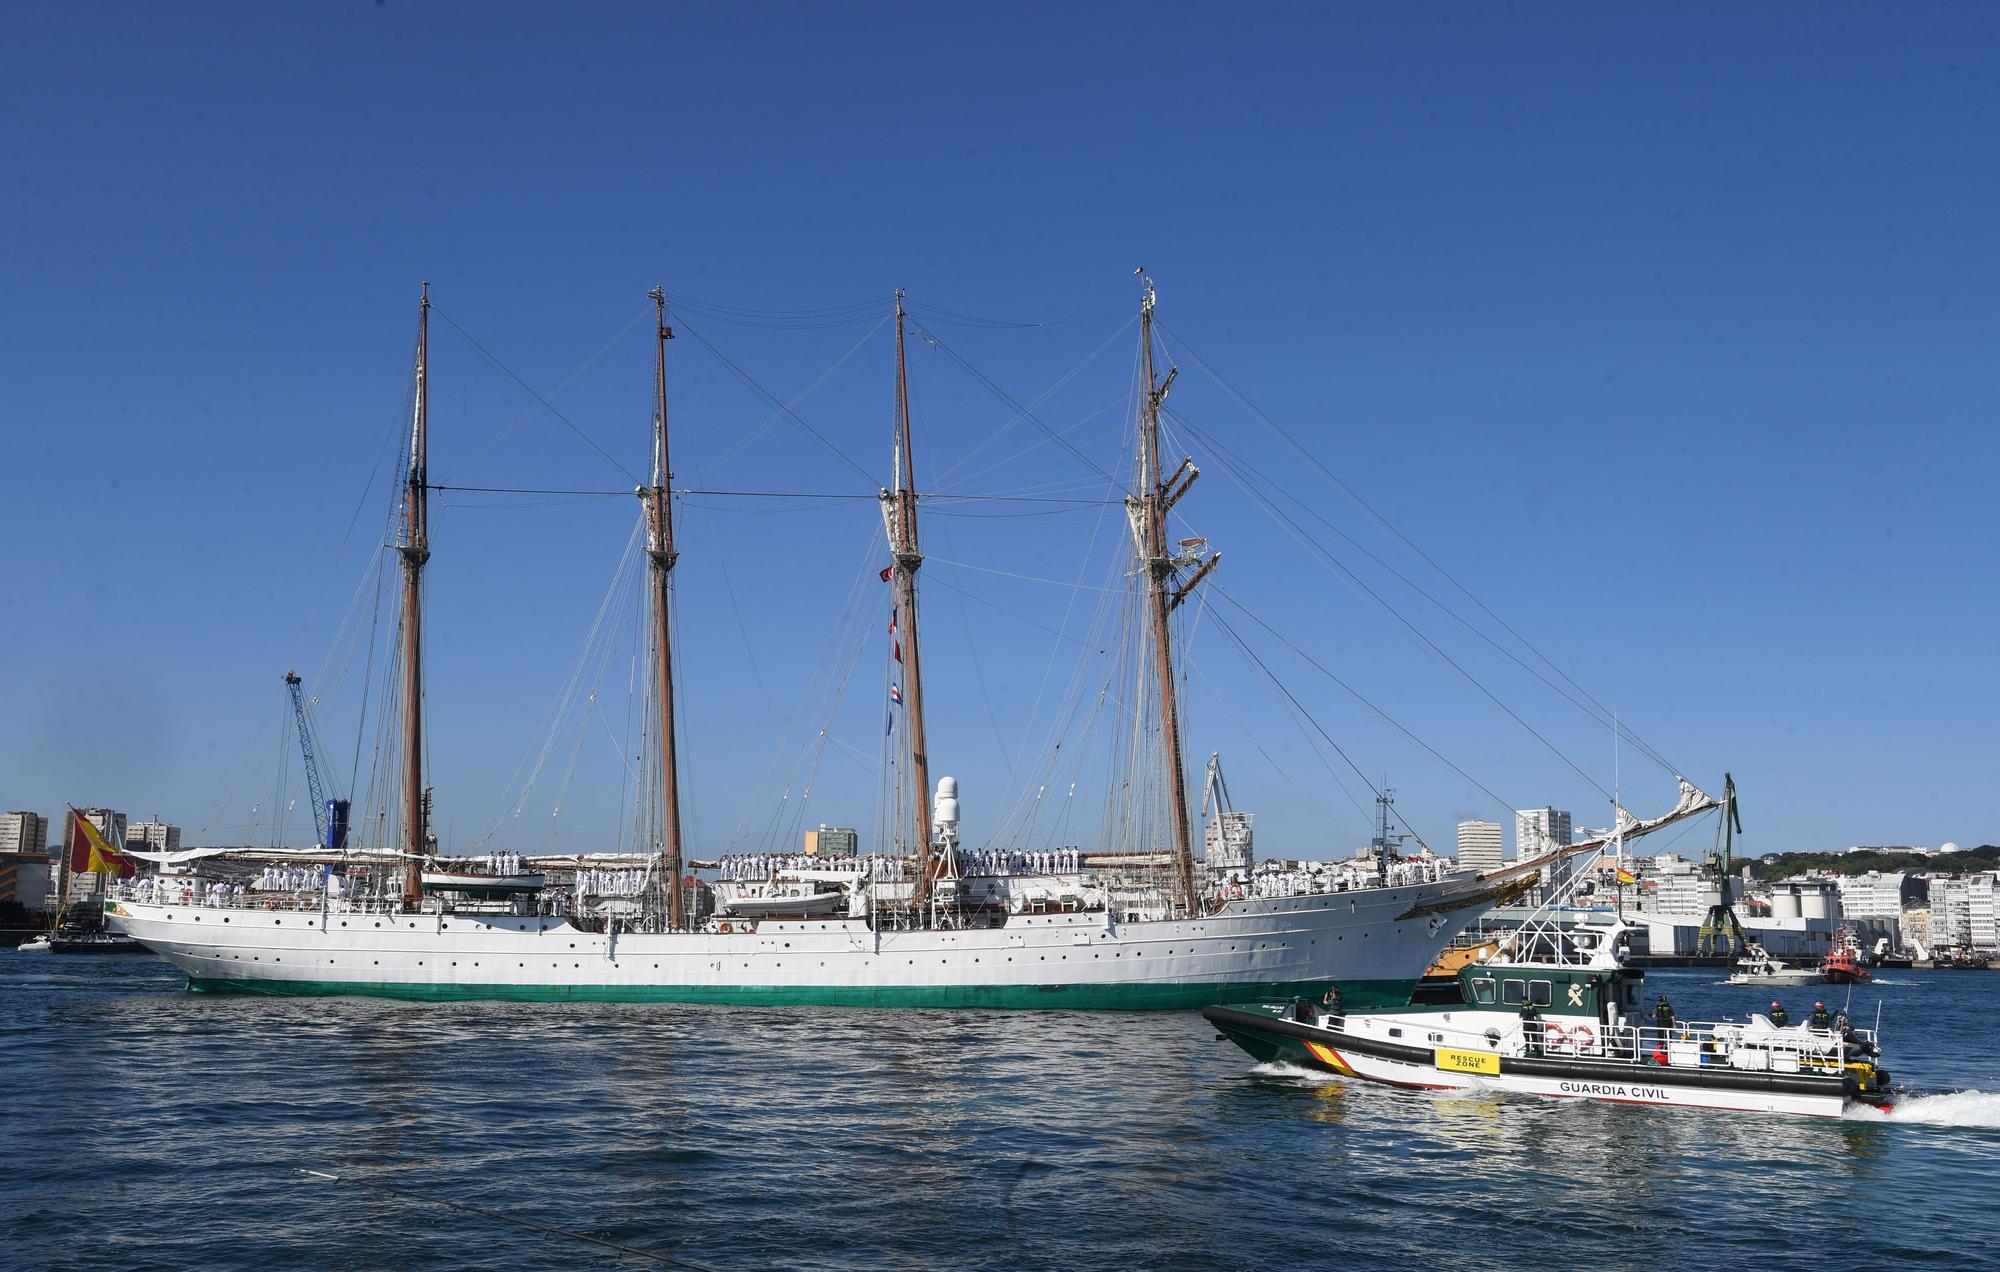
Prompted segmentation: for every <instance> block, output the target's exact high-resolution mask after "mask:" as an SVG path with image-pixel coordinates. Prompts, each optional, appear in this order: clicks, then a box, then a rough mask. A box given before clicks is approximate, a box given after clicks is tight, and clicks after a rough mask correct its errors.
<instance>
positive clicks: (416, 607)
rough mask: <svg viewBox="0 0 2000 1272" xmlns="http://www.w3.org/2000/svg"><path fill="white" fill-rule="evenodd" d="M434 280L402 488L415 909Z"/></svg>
mask: <svg viewBox="0 0 2000 1272" xmlns="http://www.w3.org/2000/svg"><path fill="white" fill-rule="evenodd" d="M430 321H431V285H430V284H429V283H428V282H426V283H425V284H424V285H423V295H422V300H421V302H420V303H419V304H418V307H417V365H416V394H415V398H416V406H415V408H414V410H413V411H412V413H411V416H410V471H409V478H408V481H407V482H406V483H405V485H404V488H403V542H402V543H401V544H399V545H398V549H397V550H398V551H399V552H400V553H401V554H402V557H403V633H402V635H403V640H402V662H403V900H404V901H405V902H406V903H407V904H408V905H409V906H410V907H411V908H412V909H415V908H416V905H417V903H418V902H419V901H420V900H421V899H422V897H423V861H424V856H425V849H426V847H427V843H426V841H427V839H428V837H429V836H428V832H429V829H430V827H429V825H428V819H427V817H426V816H425V813H426V811H427V808H428V803H429V801H428V800H427V799H426V798H425V792H424V680H423V675H424V667H423V652H424V618H423V604H424V589H423V578H424V563H425V562H427V561H429V560H430V556H431V548H430V532H429V529H428V526H427V516H428V507H427V502H428V498H429V484H428V483H429V473H428V451H429V445H430V441H429V436H428V432H427V428H428V419H427V414H428V408H429V400H430V383H429V377H428V375H427V374H426V370H427V367H426V363H427V353H428V348H427V346H428V343H429V338H430Z"/></svg>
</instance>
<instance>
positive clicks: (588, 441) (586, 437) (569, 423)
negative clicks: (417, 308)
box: [432, 306, 645, 485]
mask: <svg viewBox="0 0 2000 1272" xmlns="http://www.w3.org/2000/svg"><path fill="white" fill-rule="evenodd" d="M432 308H433V309H434V310H435V311H436V313H437V316H438V317H440V318H442V319H444V320H445V321H446V322H447V323H450V324H451V329H452V330H453V331H456V332H457V333H458V334H459V335H461V336H463V337H465V341H466V343H467V344H469V345H471V346H472V347H473V348H474V349H477V350H478V351H479V353H480V356H481V357H483V358H485V359H486V360H487V361H488V362H490V363H492V364H493V365H494V366H495V367H498V368H499V369H500V371H501V372H502V373H503V374H504V375H506V376H507V378H508V379H510V380H512V381H513V382H514V383H516V384H518V385H520V386H521V387H522V388H523V389H525V390H527V392H528V395H529V396H530V397H532V398H534V399H535V400H536V401H537V402H540V403H541V404H542V406H543V408H544V409H546V410H547V411H548V413H549V414H551V415H553V416H555V417H556V418H557V419H558V420H561V421H562V424H563V427H564V428H567V429H568V430H569V431H570V432H572V433H575V434H576V435H577V436H578V437H579V438H581V439H582V440H583V442H584V444H585V445H587V446H589V447H590V449H592V450H594V451H596V452H597V453H598V454H599V455H601V456H603V458H604V461H605V462H606V463H608V464H610V465H611V466H612V467H613V468H616V469H617V470H618V471H619V472H621V473H624V474H625V475H626V476H627V477H629V478H631V479H632V483H633V484H634V485H644V484H645V483H644V482H643V481H642V480H641V479H640V477H639V475H638V474H637V473H635V472H633V471H632V470H631V469H629V468H627V467H626V466H625V465H624V463H623V462H621V461H620V460H619V458H618V457H617V456H616V455H613V454H612V453H611V452H610V451H608V450H605V449H604V448H603V447H602V446H600V445H598V444H597V440H596V439H595V438H593V437H591V436H590V434H588V433H586V432H584V431H583V430H582V429H581V428H578V427H577V426H576V422H575V421H573V420H571V419H570V417H569V416H567V415H564V414H563V413H562V412H561V411H558V410H557V409H556V408H555V403H553V402H551V401H549V400H548V399H547V398H546V397H543V396H542V395H541V394H540V393H538V392H536V390H535V388H534V386H533V385H531V384H529V383H528V382H527V381H526V380H523V379H522V378H521V377H520V376H518V375H516V374H514V370H513V368H512V367H509V366H508V365H507V364H506V363H504V362H502V361H500V359H499V358H497V357H495V356H494V355H493V352H492V351H491V350H489V349H488V348H487V347H486V346H485V345H483V344H480V343H479V342H478V341H477V340H475V339H473V338H472V333H471V332H469V331H467V330H466V329H465V328H463V327H461V326H459V325H458V323H457V322H456V321H455V320H454V319H453V318H452V316H451V315H450V314H448V313H446V312H445V311H444V310H442V309H437V307H436V306H432ZM634 321H636V319H635V320H634ZM631 329H632V328H631V326H630V325H627V326H626V328H625V330H626V331H630V330H631ZM621 334H622V333H621ZM614 343H615V341H614ZM572 378H574V376H572ZM564 383H568V381H565V382H564Z"/></svg>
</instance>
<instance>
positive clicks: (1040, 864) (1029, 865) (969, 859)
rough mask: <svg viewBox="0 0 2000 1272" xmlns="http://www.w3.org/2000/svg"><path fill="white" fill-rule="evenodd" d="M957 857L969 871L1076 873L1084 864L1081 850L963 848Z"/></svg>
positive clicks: (961, 867)
mask: <svg viewBox="0 0 2000 1272" xmlns="http://www.w3.org/2000/svg"><path fill="white" fill-rule="evenodd" d="M958 860H959V867H960V869H961V870H962V871H963V872H964V873H966V874H968V875H1017V874H1029V875H1046V874H1075V873H1076V872H1077V871H1078V870H1079V869H1081V868H1082V866H1083V850H1082V849H1080V848H1057V849H1053V850H1046V851H1041V852H962V853H960V854H958Z"/></svg>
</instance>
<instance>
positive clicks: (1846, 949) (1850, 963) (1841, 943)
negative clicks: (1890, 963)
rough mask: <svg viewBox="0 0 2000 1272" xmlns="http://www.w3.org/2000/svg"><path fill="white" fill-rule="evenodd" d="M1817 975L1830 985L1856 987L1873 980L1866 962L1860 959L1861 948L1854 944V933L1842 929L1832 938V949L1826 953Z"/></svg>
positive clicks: (1873, 976) (1872, 974)
mask: <svg viewBox="0 0 2000 1272" xmlns="http://www.w3.org/2000/svg"><path fill="white" fill-rule="evenodd" d="M1819 974H1820V975H1821V976H1823V977H1825V978H1826V981H1827V983H1828V984H1831V985H1856V984H1860V983H1861V982H1863V981H1868V980H1873V979H1874V978H1875V973H1874V972H1872V971H1870V970H1869V969H1868V962H1867V960H1866V959H1864V958H1862V957H1861V947H1860V946H1859V945H1857V944H1855V941H1854V933H1853V932H1852V931H1850V930H1849V929H1847V928H1842V929H1840V931H1838V932H1836V933H1835V934H1834V937H1833V949H1832V950H1830V951H1828V953H1827V956H1826V961H1825V962H1823V963H1821V964H1820V965H1819Z"/></svg>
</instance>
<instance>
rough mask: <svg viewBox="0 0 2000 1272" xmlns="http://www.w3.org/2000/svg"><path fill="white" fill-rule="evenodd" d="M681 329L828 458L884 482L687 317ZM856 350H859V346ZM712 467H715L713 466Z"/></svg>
mask: <svg viewBox="0 0 2000 1272" xmlns="http://www.w3.org/2000/svg"><path fill="white" fill-rule="evenodd" d="M680 329H681V330H682V331H685V332H687V333H688V334H689V335H691V336H693V337H694V338H695V339H696V340H699V341H700V342H701V346H702V348H704V349H706V350H708V351H709V352H710V353H711V354H714V355H715V358H716V361H718V362H720V363H722V365H723V366H725V367H728V368H729V370H730V371H732V372H733V373H735V375H736V378H737V379H739V380H741V381H743V383H744V384H745V385H747V386H748V387H749V388H750V391H751V392H753V393H755V394H756V395H757V396H758V397H761V398H763V399H764V401H765V402H767V403H769V404H770V405H771V407H772V408H773V409H774V410H776V411H777V412H778V413H779V414H780V415H782V416H783V417H784V418H786V419H788V420H790V421H791V422H792V423H793V424H795V425H797V426H798V428H799V430H800V431H801V432H803V433H805V435H806V436H808V437H810V438H812V439H813V440H814V441H815V442H818V443H819V444H820V446H821V447H823V448H824V449H825V450H826V452H827V453H828V454H829V455H832V456H833V457H834V458H835V459H837V460H839V461H840V462H841V463H843V464H846V465H847V466H848V467H849V468H851V469H853V470H854V471H855V472H856V473H858V474H860V476H861V479H862V480H863V481H865V482H867V483H868V484H869V485H871V486H876V487H879V486H880V485H881V483H880V482H878V481H877V480H876V479H875V476H874V474H872V473H870V472H869V471H868V470H867V469H866V468H863V467H862V466H861V465H860V464H859V463H856V462H855V460H854V459H853V457H852V456H850V455H848V453H847V452H846V451H843V450H842V449H840V447H838V446H836V445H834V444H833V442H832V441H831V440H829V439H828V438H827V436H826V434H824V433H822V432H820V431H819V430H818V429H816V428H814V427H813V426H812V425H810V424H808V423H806V422H805V420H804V419H802V418H800V416H799V413H798V412H797V411H795V410H793V409H792V408H791V407H789V406H787V405H786V404H785V403H783V402H780V401H779V400H778V399H777V397H776V395H774V394H773V393H772V392H771V391H770V390H769V389H766V388H765V387H764V386H763V385H761V384H759V383H758V382H757V381H756V380H755V379H754V378H752V377H751V375H750V373H749V372H748V371H745V370H744V369H743V368H742V367H739V366H737V365H736V363H734V362H732V361H731V360H730V358H729V355H728V354H725V353H724V352H722V350H720V349H718V348H716V347H715V345H713V344H712V343H710V341H709V339H708V337H707V336H704V335H702V334H701V331H700V330H699V329H698V328H697V327H695V325H694V324H693V323H691V322H689V321H688V320H687V319H686V318H682V319H681V320H680ZM870 334H871V335H872V334H873V333H872V332H871V333H870ZM856 347H857V348H858V347H859V346H856ZM711 467H713V466H712V465H711Z"/></svg>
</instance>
